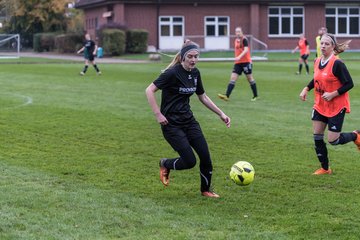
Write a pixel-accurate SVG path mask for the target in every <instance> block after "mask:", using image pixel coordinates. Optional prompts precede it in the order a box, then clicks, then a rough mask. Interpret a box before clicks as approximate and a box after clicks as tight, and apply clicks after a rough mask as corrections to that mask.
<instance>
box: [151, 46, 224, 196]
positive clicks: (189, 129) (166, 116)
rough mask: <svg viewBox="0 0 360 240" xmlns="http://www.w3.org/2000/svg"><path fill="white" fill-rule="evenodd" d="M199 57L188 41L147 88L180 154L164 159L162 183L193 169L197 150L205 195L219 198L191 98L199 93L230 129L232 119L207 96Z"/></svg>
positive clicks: (174, 147)
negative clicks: (174, 173)
mask: <svg viewBox="0 0 360 240" xmlns="http://www.w3.org/2000/svg"><path fill="white" fill-rule="evenodd" d="M198 57H199V47H198V45H197V44H195V43H193V42H191V41H189V40H187V41H185V43H184V45H183V47H182V48H181V51H180V52H179V53H178V54H177V55H176V56H175V58H174V59H173V61H172V62H171V63H170V65H169V66H168V67H167V68H166V69H165V70H164V71H163V73H162V74H161V75H160V76H159V77H158V78H157V79H156V80H155V81H154V82H153V83H151V84H150V85H149V86H148V87H147V88H146V96H147V99H148V102H149V104H150V106H151V109H152V111H153V112H154V114H155V117H156V120H157V122H158V123H160V124H161V129H162V132H163V135H164V138H165V139H166V140H167V142H168V143H169V144H170V145H171V147H172V148H173V149H174V150H175V151H177V152H178V154H179V157H176V158H163V159H161V160H160V180H161V182H162V183H163V184H164V185H165V186H167V185H168V184H169V174H170V170H183V169H190V168H193V167H194V166H195V164H196V157H195V155H194V152H193V149H194V150H195V152H196V153H197V154H198V156H199V158H200V178H201V188H200V190H201V195H203V196H205V197H213V198H218V197H219V195H218V194H216V193H214V192H213V191H212V190H211V189H210V186H211V176H212V170H213V166H212V162H211V158H210V153H209V149H208V145H207V143H206V140H205V137H204V135H203V133H202V130H201V128H200V125H199V123H198V122H197V121H196V120H195V118H194V116H193V113H192V111H191V110H190V97H191V95H193V94H194V93H195V94H196V95H197V96H198V98H199V100H200V102H201V103H203V104H204V105H205V106H206V107H207V108H209V109H210V110H211V111H213V112H214V113H216V114H217V115H218V116H219V117H220V119H221V120H222V121H223V122H224V123H225V124H226V126H227V127H230V118H229V117H228V116H226V115H225V113H223V112H222V111H221V110H220V109H219V108H218V107H217V106H216V105H215V104H214V103H213V102H212V101H211V99H210V98H209V97H208V96H207V95H206V93H205V90H204V87H203V83H202V79H201V75H200V71H199V70H198V69H197V68H196V63H197V61H198ZM159 89H161V90H162V98H161V108H159V106H158V104H157V102H156V98H155V92H156V91H158V90H159Z"/></svg>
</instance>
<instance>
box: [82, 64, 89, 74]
mask: <svg viewBox="0 0 360 240" xmlns="http://www.w3.org/2000/svg"><path fill="white" fill-rule="evenodd" d="M88 67H89V66H88V65H85V66H84V69H83V70H82V71H83V73H86V71H87V69H88Z"/></svg>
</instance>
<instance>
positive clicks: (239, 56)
mask: <svg viewBox="0 0 360 240" xmlns="http://www.w3.org/2000/svg"><path fill="white" fill-rule="evenodd" d="M235 34H236V39H235V64H234V68H233V71H232V73H231V77H230V82H229V84H228V87H227V90H226V93H225V94H221V93H219V94H218V97H219V98H220V99H223V100H225V101H228V100H229V97H230V94H231V92H232V91H233V89H234V87H235V83H236V81H237V79H238V78H239V76H240V75H241V74H242V73H243V72H244V74H245V75H246V78H247V80H248V82H249V84H250V87H251V90H252V92H253V97H252V99H251V101H256V100H257V98H258V94H257V88H256V82H255V79H254V77H253V75H252V61H251V56H250V48H249V43H248V40H247V38H246V37H245V36H244V33H243V31H242V29H241V27H237V28H236V29H235Z"/></svg>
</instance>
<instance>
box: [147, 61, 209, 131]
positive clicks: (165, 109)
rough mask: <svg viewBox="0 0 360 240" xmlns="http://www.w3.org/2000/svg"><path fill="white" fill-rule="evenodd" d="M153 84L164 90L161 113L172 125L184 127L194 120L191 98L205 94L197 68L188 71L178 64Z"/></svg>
mask: <svg viewBox="0 0 360 240" xmlns="http://www.w3.org/2000/svg"><path fill="white" fill-rule="evenodd" d="M153 83H154V84H155V86H156V87H157V88H159V89H161V90H162V95H161V108H160V111H161V113H162V114H163V115H164V116H165V117H166V118H167V120H168V121H169V123H170V124H174V125H184V124H187V123H190V122H191V121H193V120H194V116H193V113H192V111H191V107H190V97H191V96H192V95H193V94H194V93H196V94H197V95H202V94H204V93H205V90H204V87H203V84H202V81H201V76H200V71H199V70H198V69H197V68H194V69H192V70H191V71H186V70H185V69H184V68H183V66H182V65H181V64H177V65H175V66H173V67H171V68H169V69H167V70H166V71H165V72H163V73H162V74H161V75H160V76H159V77H158V78H157V79H156V80H155V81H154V82H153Z"/></svg>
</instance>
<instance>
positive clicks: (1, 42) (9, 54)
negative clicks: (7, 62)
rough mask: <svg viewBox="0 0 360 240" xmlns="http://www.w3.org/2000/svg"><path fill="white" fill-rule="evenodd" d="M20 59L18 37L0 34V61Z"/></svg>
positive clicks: (17, 35)
mask: <svg viewBox="0 0 360 240" xmlns="http://www.w3.org/2000/svg"><path fill="white" fill-rule="evenodd" d="M19 57H20V35H19V34H0V59H1V58H2V59H4V58H5V59H6V58H19Z"/></svg>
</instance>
